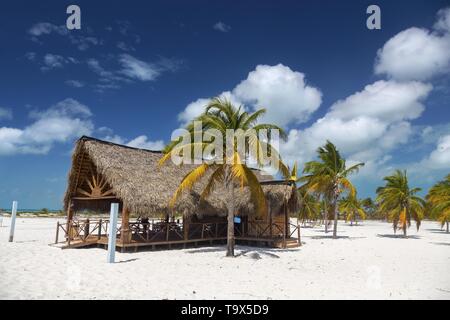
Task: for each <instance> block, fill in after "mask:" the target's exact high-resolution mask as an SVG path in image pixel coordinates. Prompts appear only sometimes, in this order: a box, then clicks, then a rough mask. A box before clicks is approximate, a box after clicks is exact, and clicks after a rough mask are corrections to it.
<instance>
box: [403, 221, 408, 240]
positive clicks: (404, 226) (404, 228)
mask: <svg viewBox="0 0 450 320" xmlns="http://www.w3.org/2000/svg"><path fill="white" fill-rule="evenodd" d="M403 236H404V237H406V236H407V234H406V223H404V224H403Z"/></svg>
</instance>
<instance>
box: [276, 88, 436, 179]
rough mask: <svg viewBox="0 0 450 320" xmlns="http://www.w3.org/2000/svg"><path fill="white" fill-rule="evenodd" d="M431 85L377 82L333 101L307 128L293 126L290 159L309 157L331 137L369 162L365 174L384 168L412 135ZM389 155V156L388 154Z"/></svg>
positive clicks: (285, 148)
mask: <svg viewBox="0 0 450 320" xmlns="http://www.w3.org/2000/svg"><path fill="white" fill-rule="evenodd" d="M430 91H431V86H429V85H425V84H421V83H418V82H408V83H398V82H396V81H377V82H375V83H373V84H371V85H368V86H366V87H365V88H364V89H363V90H362V91H360V92H356V93H355V94H353V95H351V96H349V97H347V98H346V99H344V100H340V101H337V102H336V103H334V104H333V105H332V106H331V108H330V110H329V112H328V113H327V114H326V115H325V116H324V117H323V118H321V119H318V120H317V121H315V122H314V123H313V124H312V125H311V126H310V127H308V128H306V129H303V130H296V129H294V130H291V131H290V132H289V136H288V140H287V142H285V143H282V144H281V153H282V156H283V157H284V159H285V160H286V161H287V162H293V161H295V160H298V161H300V162H303V163H304V162H306V161H310V160H312V159H313V158H315V156H316V149H317V148H318V147H319V146H321V145H323V144H324V143H325V142H326V140H330V141H332V142H333V143H334V144H335V145H336V146H337V147H338V149H339V150H340V151H341V152H342V153H343V154H344V155H345V156H347V157H348V158H349V159H350V160H351V161H353V162H360V161H362V162H367V163H368V165H367V166H365V167H364V168H363V169H362V172H363V173H365V174H369V173H373V174H375V173H376V172H379V170H380V169H381V168H380V166H381V165H384V164H385V163H386V162H387V161H388V160H389V159H390V156H389V152H390V151H391V150H393V149H394V148H396V147H397V146H399V145H401V144H405V143H407V142H408V141H409V139H410V138H411V136H412V135H413V130H412V128H411V124H410V122H409V121H408V120H411V119H415V118H417V117H419V116H420V115H421V114H422V112H423V111H424V109H425V107H424V106H423V105H422V103H421V101H422V100H423V99H425V98H426V97H427V96H428V94H429V92H430ZM386 157H387V158H386Z"/></svg>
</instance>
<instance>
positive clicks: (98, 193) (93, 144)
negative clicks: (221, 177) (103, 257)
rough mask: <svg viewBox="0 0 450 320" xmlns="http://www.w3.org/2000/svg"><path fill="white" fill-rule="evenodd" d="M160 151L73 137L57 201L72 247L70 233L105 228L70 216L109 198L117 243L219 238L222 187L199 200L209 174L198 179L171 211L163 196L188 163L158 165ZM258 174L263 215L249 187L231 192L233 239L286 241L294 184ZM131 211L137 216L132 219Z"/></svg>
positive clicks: (83, 234) (100, 208)
mask: <svg viewBox="0 0 450 320" xmlns="http://www.w3.org/2000/svg"><path fill="white" fill-rule="evenodd" d="M162 156H163V154H162V153H161V151H150V150H143V149H136V148H131V147H127V146H123V145H119V144H114V143H111V142H106V141H101V140H98V139H94V138H90V137H82V138H81V139H79V140H78V142H77V144H76V147H75V151H74V153H73V158H72V167H71V170H70V173H69V178H68V187H67V191H66V194H65V198H64V206H65V210H66V211H67V221H68V222H67V224H66V229H65V230H64V231H65V232H66V240H67V241H69V242H70V241H72V244H74V243H77V242H76V240H77V238H81V240H86V239H88V238H89V237H91V238H92V236H93V233H94V232H97V231H98V234H97V233H96V234H95V237H96V238H97V240H101V239H102V234H103V231H104V230H102V228H104V226H102V225H101V224H102V223H103V224H105V223H107V221H103V222H102V221H100V225H99V224H98V222H93V221H89V220H88V221H87V222H86V221H84V222H82V221H81V222H80V220H79V219H77V214H78V213H80V212H100V213H106V212H108V211H109V208H110V205H111V203H113V202H116V203H119V204H120V210H121V212H122V222H121V227H120V230H119V234H120V235H119V237H120V239H121V241H120V242H121V245H123V246H125V245H126V246H129V245H132V244H134V243H137V242H144V243H148V244H155V243H158V244H159V243H161V242H163V241H162V240H165V241H166V242H174V241H175V242H183V241H184V243H186V242H189V241H194V240H196V242H198V241H199V240H211V239H215V238H217V239H223V234H222V233H221V231H222V230H221V229H222V227H223V225H225V227H226V214H227V210H226V204H225V203H224V201H223V198H222V197H221V194H222V190H221V188H220V187H218V188H216V189H215V190H214V191H213V192H212V194H211V195H210V196H209V197H208V198H207V199H201V198H200V193H201V191H202V190H203V188H204V186H205V185H206V181H207V178H208V177H205V178H204V179H203V180H202V181H200V182H199V183H198V184H197V185H196V186H195V187H194V189H193V190H192V191H191V192H188V193H185V194H183V195H182V196H181V197H180V199H179V200H178V201H177V203H176V204H175V206H174V207H173V208H171V207H169V205H168V204H169V200H170V199H171V197H172V196H173V194H174V192H175V190H176V189H177V187H178V185H179V183H180V182H181V180H182V179H183V177H184V176H185V175H186V174H187V173H188V172H189V171H190V170H192V168H193V165H182V166H177V165H175V164H173V163H172V162H170V161H168V162H167V163H166V164H165V165H163V166H159V165H158V161H159V160H160V159H161V157H162ZM257 176H258V178H259V179H260V181H261V184H262V186H263V190H264V192H265V195H266V199H267V204H268V208H269V210H268V214H267V215H266V216H261V215H259V214H258V213H257V212H255V208H254V206H253V205H252V202H251V201H250V193H249V191H248V190H246V189H244V190H239V191H237V192H236V193H235V194H236V195H237V196H236V203H237V206H236V210H237V212H236V216H238V217H239V218H238V219H237V224H236V231H237V234H236V238H237V239H247V240H251V239H253V238H254V239H256V238H260V239H264V240H268V241H271V242H275V240H277V241H278V240H280V239H283V240H284V244H286V239H289V238H290V235H291V234H293V233H294V232H292V229H291V225H290V223H289V218H288V217H289V212H290V211H292V210H295V208H296V206H297V193H296V192H295V188H294V187H293V186H292V185H291V184H290V183H289V182H286V181H273V180H272V177H271V176H267V175H263V174H262V172H259V171H257ZM130 215H131V217H132V218H133V217H139V218H138V220H137V221H136V222H131V221H130ZM181 218H182V222H179V220H180V219H181ZM155 220H160V221H158V222H155ZM239 220H240V221H239ZM156 223H158V225H156ZM92 224H94V225H92ZM221 224H222V225H221ZM155 226H156V227H155ZM200 226H201V228H200ZM61 227H62V226H61ZM295 228H296V226H294V229H295ZM71 229H73V230H71ZM80 229H81V231H80ZM153 229H154V230H153ZM200 229H201V232H200ZM212 229H214V230H212ZM225 229H226V228H225ZM74 230H75V231H74ZM195 230H197V232H196V231H195ZM152 231H155V232H160V233H161V234H159V236H158V235H157V234H156V235H155V234H152ZM294 231H295V230H294ZM199 233H201V235H199ZM205 233H207V235H208V236H207V237H206V236H205ZM162 236H164V238H162ZM199 236H201V238H200V239H198V237H199ZM213 236H214V237H213ZM83 238H85V239H83ZM139 240H141V241H139ZM150 240H151V241H150ZM141 244H142V243H140V245H141Z"/></svg>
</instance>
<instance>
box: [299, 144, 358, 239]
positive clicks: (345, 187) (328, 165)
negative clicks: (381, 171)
mask: <svg viewBox="0 0 450 320" xmlns="http://www.w3.org/2000/svg"><path fill="white" fill-rule="evenodd" d="M317 153H318V156H319V160H320V161H310V162H307V163H306V164H305V169H304V170H303V172H304V173H305V174H306V175H305V176H304V177H302V178H301V180H303V181H305V182H306V185H307V188H308V189H309V190H312V191H315V192H320V193H322V194H323V196H324V199H325V200H326V201H327V202H329V205H330V208H331V210H332V212H333V214H334V229H333V238H337V220H338V198H339V196H340V195H341V193H342V192H343V191H348V192H349V194H350V196H353V197H354V196H355V194H356V190H355V187H354V186H353V184H352V183H351V182H350V180H349V179H348V176H349V175H350V174H352V173H354V172H357V171H358V170H359V168H361V167H362V166H364V163H357V164H355V165H353V166H350V167H349V168H347V165H346V163H345V159H344V158H342V157H341V155H340V153H339V151H338V150H337V149H336V146H335V145H334V144H332V143H331V142H330V141H327V143H326V144H325V146H323V147H320V148H319V149H317ZM325 223H327V221H325Z"/></svg>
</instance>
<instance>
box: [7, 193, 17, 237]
mask: <svg viewBox="0 0 450 320" xmlns="http://www.w3.org/2000/svg"><path fill="white" fill-rule="evenodd" d="M16 216H17V201H13V204H12V210H11V227H10V229H9V242H13V240H14V229H15V228H16Z"/></svg>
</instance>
